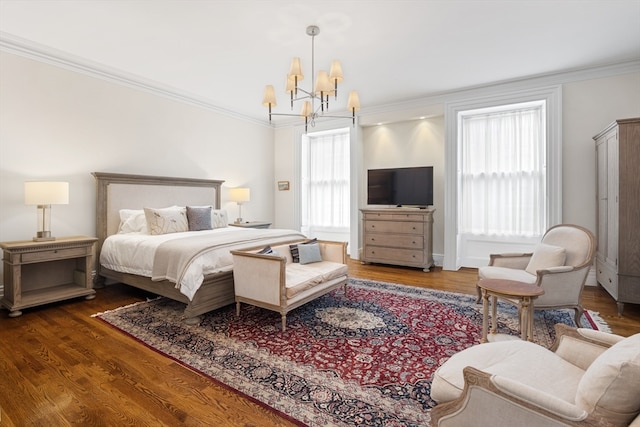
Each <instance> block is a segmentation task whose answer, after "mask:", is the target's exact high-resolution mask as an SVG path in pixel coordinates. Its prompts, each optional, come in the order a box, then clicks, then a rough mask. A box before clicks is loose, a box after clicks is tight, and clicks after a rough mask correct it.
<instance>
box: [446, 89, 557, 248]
mask: <svg viewBox="0 0 640 427" xmlns="http://www.w3.org/2000/svg"><path fill="white" fill-rule="evenodd" d="M545 116H546V112H545V102H544V101H536V102H526V103H521V104H511V105H506V106H500V107H490V108H484V109H477V110H470V111H462V112H460V113H459V120H458V125H459V131H458V138H459V151H458V155H459V160H458V167H459V168H458V170H459V177H458V185H459V190H458V195H459V204H458V232H459V233H462V234H465V233H467V234H473V235H486V236H503V237H509V236H513V237H533V236H536V237H538V236H541V235H542V234H543V233H544V231H545V230H546V229H547V215H546V212H547V192H546V188H547V186H546V161H545V159H546V124H545Z"/></svg>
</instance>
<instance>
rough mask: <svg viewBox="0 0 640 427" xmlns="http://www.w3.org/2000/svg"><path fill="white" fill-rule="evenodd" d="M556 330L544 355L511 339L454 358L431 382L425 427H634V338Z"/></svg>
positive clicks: (637, 386)
mask: <svg viewBox="0 0 640 427" xmlns="http://www.w3.org/2000/svg"><path fill="white" fill-rule="evenodd" d="M556 331H557V338H556V343H555V345H554V347H553V348H552V349H551V350H548V349H546V348H544V347H542V346H539V345H537V344H534V343H531V342H528V341H520V340H514V341H500V342H492V343H487V344H479V345H476V346H473V347H470V348H468V349H466V350H463V351H461V352H459V353H456V354H455V355H453V356H452V357H451V358H450V359H448V360H447V361H446V362H445V363H444V364H443V365H442V366H441V367H440V368H439V369H438V370H437V371H436V372H435V373H434V376H433V383H432V387H431V397H432V398H433V399H434V400H435V401H436V402H438V405H437V406H436V407H434V408H433V409H432V411H431V426H432V427H436V426H438V427H447V426H474V427H475V426H477V427H482V426H491V427H495V426H510V427H518V426H522V427H525V426H527V427H528V426H536V427H541V426H567V425H568V426H610V427H613V426H629V425H632V426H639V425H640V415H638V414H639V413H640V334H636V335H633V336H631V337H628V338H623V337H620V336H617V335H613V334H607V333H604V332H599V331H593V330H590V329H575V328H571V327H569V326H566V325H560V324H558V325H556Z"/></svg>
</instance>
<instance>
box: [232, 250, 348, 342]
mask: <svg viewBox="0 0 640 427" xmlns="http://www.w3.org/2000/svg"><path fill="white" fill-rule="evenodd" d="M295 243H303V242H293V244H295ZM318 245H319V246H320V255H321V257H322V261H319V262H314V263H311V264H300V263H294V262H293V258H292V256H291V252H290V249H289V244H287V245H280V246H274V247H273V248H272V249H273V251H274V252H275V254H268V255H266V254H259V253H256V252H257V250H256V249H254V250H243V251H231V253H232V255H233V280H234V291H235V300H236V313H237V314H238V315H239V314H240V305H241V303H246V304H251V305H254V306H257V307H261V308H265V309H267V310H273V311H277V312H278V313H280V315H281V318H282V330H283V331H284V330H285V329H286V326H287V313H288V312H290V311H291V310H293V309H295V308H297V307H300V306H301V305H304V304H306V303H307V302H309V301H311V300H313V299H315V298H318V297H319V296H321V295H324V294H326V293H328V292H331V291H332V290H334V289H337V288H339V287H341V286H344V291H345V294H346V292H347V282H348V275H347V265H346V264H347V243H346V242H330V241H322V240H321V241H318Z"/></svg>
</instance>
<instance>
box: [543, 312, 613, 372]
mask: <svg viewBox="0 0 640 427" xmlns="http://www.w3.org/2000/svg"><path fill="white" fill-rule="evenodd" d="M555 329H556V340H555V342H554V344H553V346H552V347H551V349H550V350H551V351H553V352H555V353H556V354H557V355H558V356H560V357H562V358H563V359H564V360H566V361H567V362H569V363H572V364H574V365H576V366H577V367H579V368H580V369H584V370H586V369H587V368H588V367H589V366H590V365H591V363H593V361H594V360H595V359H596V358H597V357H598V356H600V354H602V353H603V352H604V351H605V350H606V349H608V348H609V347H611V346H612V345H614V344H615V343H617V342H618V341H621V340H623V339H624V337H622V336H620V335H615V334H610V333H607V332H601V331H595V330H593V329H586V328H573V327H571V326H568V325H563V324H561V323H558V324H556V325H555Z"/></svg>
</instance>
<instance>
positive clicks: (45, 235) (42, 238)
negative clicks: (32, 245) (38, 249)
mask: <svg viewBox="0 0 640 427" xmlns="http://www.w3.org/2000/svg"><path fill="white" fill-rule="evenodd" d="M52 240H56V238H55V237H53V236H52V235H51V232H50V231H38V233H37V234H36V237H34V238H33V241H34V242H50V241H52Z"/></svg>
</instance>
